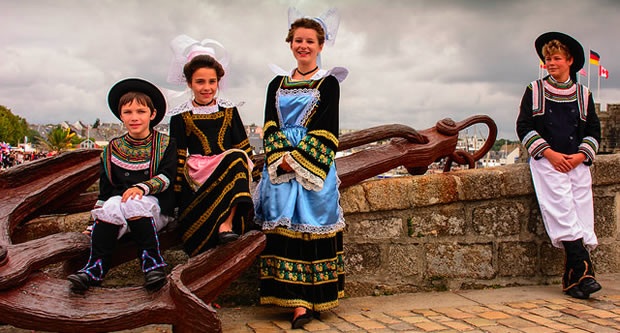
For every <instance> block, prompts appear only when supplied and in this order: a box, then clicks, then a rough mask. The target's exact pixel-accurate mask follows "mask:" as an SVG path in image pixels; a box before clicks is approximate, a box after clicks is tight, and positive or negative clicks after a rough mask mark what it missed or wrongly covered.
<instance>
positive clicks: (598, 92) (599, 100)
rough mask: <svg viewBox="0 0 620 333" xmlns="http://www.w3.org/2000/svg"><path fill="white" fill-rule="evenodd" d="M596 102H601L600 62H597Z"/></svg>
mask: <svg viewBox="0 0 620 333" xmlns="http://www.w3.org/2000/svg"><path fill="white" fill-rule="evenodd" d="M596 100H597V101H598V102H599V103H600V102H601V61H600V60H599V61H598V91H597V93H596Z"/></svg>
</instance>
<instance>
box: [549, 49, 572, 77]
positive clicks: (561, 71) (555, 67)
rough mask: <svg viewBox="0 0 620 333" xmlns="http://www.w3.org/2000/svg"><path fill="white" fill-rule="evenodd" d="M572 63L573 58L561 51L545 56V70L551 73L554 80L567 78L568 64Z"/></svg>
mask: <svg viewBox="0 0 620 333" xmlns="http://www.w3.org/2000/svg"><path fill="white" fill-rule="evenodd" d="M572 64H573V59H572V58H570V59H569V58H568V57H567V56H566V55H565V54H564V53H562V52H556V53H554V54H551V55H547V56H546V57H545V65H546V66H547V72H549V74H551V76H553V77H554V78H555V79H556V80H558V81H560V82H564V81H566V80H568V78H569V76H570V66H571V65H572Z"/></svg>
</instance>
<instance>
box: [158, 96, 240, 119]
mask: <svg viewBox="0 0 620 333" xmlns="http://www.w3.org/2000/svg"><path fill="white" fill-rule="evenodd" d="M220 106H221V107H223V108H232V107H236V106H237V105H236V104H234V103H232V102H230V101H228V100H225V99H223V98H218V99H217V103H216V104H215V105H210V106H194V104H193V103H192V100H191V99H190V100H189V101H187V102H185V103H181V104H180V105H178V106H176V107H175V108H172V109H171V110H170V111H168V114H167V115H168V116H170V117H172V116H175V115H177V114H181V113H183V112H188V111H191V112H192V113H193V114H211V113H215V112H218V111H219V110H220Z"/></svg>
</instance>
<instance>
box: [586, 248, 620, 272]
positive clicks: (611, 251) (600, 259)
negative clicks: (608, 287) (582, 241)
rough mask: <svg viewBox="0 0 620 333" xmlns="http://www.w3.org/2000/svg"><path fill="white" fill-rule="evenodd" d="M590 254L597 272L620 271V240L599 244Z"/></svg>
mask: <svg viewBox="0 0 620 333" xmlns="http://www.w3.org/2000/svg"><path fill="white" fill-rule="evenodd" d="M590 254H591V258H592V262H593V263H594V269H595V271H596V273H618V272H620V242H618V241H616V242H611V243H603V244H599V245H598V247H597V248H596V249H594V250H593V251H592V252H591V253H590Z"/></svg>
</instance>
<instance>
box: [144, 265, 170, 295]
mask: <svg viewBox="0 0 620 333" xmlns="http://www.w3.org/2000/svg"><path fill="white" fill-rule="evenodd" d="M165 283H166V273H165V272H164V269H163V268H155V269H154V270H151V271H148V272H146V273H144V288H146V289H147V290H150V291H157V290H159V289H160V288H161V287H163V286H164V284H165Z"/></svg>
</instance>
